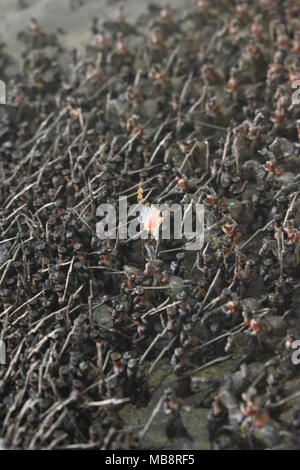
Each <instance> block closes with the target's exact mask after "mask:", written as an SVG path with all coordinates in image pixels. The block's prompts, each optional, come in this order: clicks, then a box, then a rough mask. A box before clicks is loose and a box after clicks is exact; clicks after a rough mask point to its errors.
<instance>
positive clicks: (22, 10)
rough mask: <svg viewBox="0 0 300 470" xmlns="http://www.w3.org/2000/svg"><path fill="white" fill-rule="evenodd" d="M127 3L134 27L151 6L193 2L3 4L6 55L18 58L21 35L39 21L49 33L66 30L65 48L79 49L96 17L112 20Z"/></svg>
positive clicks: (0, 23) (0, 31) (23, 0)
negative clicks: (140, 16)
mask: <svg viewBox="0 0 300 470" xmlns="http://www.w3.org/2000/svg"><path fill="white" fill-rule="evenodd" d="M121 3H123V4H124V7H125V14H126V17H127V20H128V21H129V22H130V23H133V22H134V21H135V19H136V18H137V17H138V16H139V15H141V14H142V13H143V11H145V10H146V8H147V6H148V5H149V4H150V3H155V4H158V5H161V6H165V5H169V6H171V7H178V6H186V5H188V4H191V3H192V1H191V0H169V1H168V0H154V1H152V2H151V1H149V0H124V1H121V0H0V41H1V42H3V43H6V51H7V52H8V53H9V54H10V55H12V56H14V57H15V58H18V57H19V56H20V49H21V45H20V43H19V42H18V41H17V34H18V33H19V32H20V31H22V30H23V29H24V28H25V27H26V26H27V25H28V23H29V20H30V18H35V19H36V20H37V21H38V23H39V24H40V26H41V27H42V28H43V29H44V30H45V31H46V32H50V31H51V32H52V31H55V30H56V29H58V28H62V29H63V30H64V31H65V32H66V33H67V34H66V35H65V36H64V37H63V38H62V41H61V42H62V43H63V44H64V45H65V46H72V47H73V46H76V45H80V44H81V43H84V42H85V41H86V40H88V38H89V34H90V33H89V30H88V27H89V24H90V21H91V19H92V18H93V17H95V16H99V18H103V19H104V20H105V19H108V18H112V17H114V16H115V14H116V13H117V11H118V7H119V5H120V4H121Z"/></svg>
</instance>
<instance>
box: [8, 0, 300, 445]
mask: <svg viewBox="0 0 300 470" xmlns="http://www.w3.org/2000/svg"><path fill="white" fill-rule="evenodd" d="M299 15H300V5H299V2H298V0H296V1H293V0H287V1H285V2H279V1H276V0H264V1H253V0H249V1H244V2H242V1H241V2H240V1H232V0H231V1H226V0H222V1H220V0H216V1H213V0H211V1H208V0H199V1H197V2H196V3H195V4H194V5H192V7H191V8H184V9H181V10H178V11H177V10H176V11H175V10H174V11H173V10H172V9H171V8H169V7H165V8H163V9H160V8H159V7H157V6H155V5H150V6H149V8H148V11H146V12H145V14H144V15H143V16H142V17H140V18H139V20H138V21H137V23H136V24H134V25H133V24H130V23H129V22H128V20H127V19H126V14H125V12H124V9H123V8H122V7H121V8H120V10H119V11H118V13H117V16H116V18H115V19H114V20H111V21H104V22H100V21H99V19H98V18H95V19H94V20H93V21H92V24H91V27H90V30H91V39H90V42H89V44H88V45H87V46H86V47H85V48H83V47H81V48H80V47H78V48H76V49H74V50H73V51H72V52H71V53H70V52H69V51H66V50H64V49H63V47H62V46H61V44H60V39H59V36H60V35H62V34H64V32H63V31H61V30H60V31H58V32H57V33H53V34H48V33H46V32H45V31H44V30H43V29H42V28H41V27H40V25H39V24H38V23H37V22H36V21H35V20H34V19H33V20H32V22H31V24H30V25H29V27H28V28H27V29H26V30H24V31H23V32H22V33H20V35H19V39H20V41H22V43H23V44H24V48H25V49H24V52H23V55H22V66H21V70H20V71H19V72H18V73H15V74H13V76H7V84H8V90H9V100H8V104H7V105H6V106H4V107H3V106H2V108H1V117H0V118H1V131H0V195H1V212H0V226H1V241H0V289H1V290H0V306H1V313H0V327H1V330H0V339H1V350H2V355H1V358H2V360H1V362H2V364H1V365H0V398H1V400H0V421H1V439H2V445H3V446H4V447H5V448H8V449H62V448H63V449H102V450H106V449H139V448H145V447H147V444H146V437H145V436H146V434H147V433H148V431H149V428H150V427H151V425H152V423H153V421H154V420H155V419H158V416H157V415H158V413H159V411H160V410H161V409H163V410H164V413H165V415H166V417H165V426H166V427H165V431H166V436H167V438H168V440H170V441H172V442H173V444H172V445H178V444H177V443H178V442H179V441H180V440H181V441H184V444H182V445H192V444H191V443H192V441H193V440H196V439H197V436H195V435H191V432H189V429H188V428H187V427H186V426H184V423H183V419H182V411H188V410H189V407H188V406H187V405H186V403H185V400H188V398H189V397H190V396H192V395H194V396H197V394H198V393H199V390H200V391H201V390H202V389H203V387H206V390H208V391H207V393H206V396H205V399H202V400H200V399H199V401H198V405H197V406H202V407H204V408H205V407H206V408H208V409H209V412H208V421H207V427H208V435H209V440H210V442H211V445H212V447H213V448H214V449H276V448H295V449H296V448H299V447H300V409H299V408H298V407H297V397H298V398H299V396H300V392H299V381H298V382H297V374H298V373H299V367H298V364H297V363H295V361H293V360H292V355H293V352H295V351H294V349H293V347H294V344H295V341H296V340H297V339H300V328H299V315H300V309H299V296H298V292H299V285H300V283H299V273H300V200H299V192H300V189H299V188H300V170H299V169H300V144H299V142H300V107H299V105H294V104H293V103H292V92H293V88H292V85H293V83H294V82H295V81H296V80H299V79H300V36H299V30H300V29H299V19H298V18H299ZM9 62H10V60H9V58H8V57H7V56H5V60H3V61H2V62H1V64H0V66H1V73H2V76H3V77H5V74H6V73H8V72H7V66H8V65H9ZM141 190H142V192H143V197H144V201H147V202H149V203H159V204H160V203H167V204H169V205H170V206H171V205H172V204H173V203H179V204H196V203H202V204H204V206H205V243H204V246H203V247H202V248H201V250H199V251H197V252H191V251H185V250H184V243H183V242H184V241H183V240H177V239H173V238H171V239H170V240H161V239H155V238H153V237H152V236H151V233H149V236H148V238H147V239H146V240H144V241H143V242H142V241H141V240H122V239H119V238H118V237H117V238H116V240H109V239H105V240H101V239H99V237H98V236H97V232H96V224H97V222H98V218H97V207H98V206H99V205H100V204H113V205H116V207H117V205H118V200H119V197H120V196H127V197H128V200H129V201H132V202H133V203H135V202H136V200H137V194H138V192H139V191H141ZM3 353H4V354H3ZM4 356H5V357H4ZM162 362H164V363H167V364H169V366H170V369H171V371H172V374H173V377H174V380H173V382H172V384H171V385H170V386H169V387H168V388H167V389H166V390H165V391H164V392H163V395H162V397H161V399H160V400H159V401H158V403H156V404H155V407H154V409H153V412H152V413H151V415H150V417H149V419H148V421H147V422H146V423H144V425H143V426H142V429H141V428H140V427H134V426H129V425H128V423H126V422H125V421H124V419H123V418H122V416H121V414H122V413H121V411H122V409H123V407H126V406H128V404H130V406H134V407H146V406H148V405H149V403H150V401H151V397H152V395H153V386H152V385H151V383H150V379H151V377H152V374H153V373H154V370H155V368H156V367H157V366H159V365H160V364H161V363H162ZM222 362H224V363H225V362H226V363H227V364H229V363H232V373H231V374H230V375H228V376H225V377H223V378H219V377H211V378H206V376H205V377H202V376H201V371H203V370H206V369H208V368H209V367H212V366H214V365H215V364H219V363H222ZM296 362H297V361H296ZM178 440H179V441H178ZM157 448H159V444H158V447H157Z"/></svg>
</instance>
